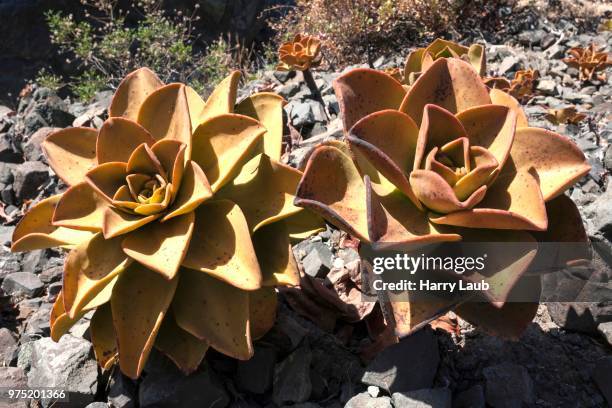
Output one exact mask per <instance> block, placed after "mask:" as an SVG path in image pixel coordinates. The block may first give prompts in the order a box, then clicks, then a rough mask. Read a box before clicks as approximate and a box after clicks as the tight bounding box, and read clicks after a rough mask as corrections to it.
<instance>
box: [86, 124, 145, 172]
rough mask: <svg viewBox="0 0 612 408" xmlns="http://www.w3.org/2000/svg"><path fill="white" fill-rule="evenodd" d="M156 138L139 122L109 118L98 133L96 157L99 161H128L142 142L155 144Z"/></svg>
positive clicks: (100, 162)
mask: <svg viewBox="0 0 612 408" xmlns="http://www.w3.org/2000/svg"><path fill="white" fill-rule="evenodd" d="M154 142H155V140H153V138H152V137H151V135H150V134H149V132H147V131H146V129H145V128H143V127H142V126H140V125H139V124H138V123H136V122H133V121H131V120H128V119H124V118H110V119H107V120H106V121H105V122H104V124H103V125H102V127H101V128H100V133H99V134H98V139H97V142H96V157H97V159H98V163H99V164H102V163H106V162H113V161H116V162H124V163H127V161H128V159H129V158H130V155H131V154H132V152H133V151H134V150H135V149H136V148H137V147H138V146H140V145H141V144H143V143H146V144H148V145H153V143H154Z"/></svg>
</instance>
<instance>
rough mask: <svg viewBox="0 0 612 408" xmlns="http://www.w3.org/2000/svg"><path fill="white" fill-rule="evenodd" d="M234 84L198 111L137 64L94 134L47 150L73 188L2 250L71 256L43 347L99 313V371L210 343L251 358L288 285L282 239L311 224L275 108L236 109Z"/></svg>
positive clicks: (68, 137)
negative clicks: (298, 196)
mask: <svg viewBox="0 0 612 408" xmlns="http://www.w3.org/2000/svg"><path fill="white" fill-rule="evenodd" d="M239 77H240V74H239V73H238V72H234V73H232V74H231V75H229V76H228V77H227V78H226V79H225V80H223V81H222V82H221V83H220V84H219V86H218V87H217V88H216V89H215V90H214V91H213V93H212V94H211V95H210V97H209V98H208V100H207V101H206V102H204V101H203V100H202V98H200V96H199V95H198V94H197V93H196V92H195V91H194V90H193V89H191V88H189V87H188V86H185V85H183V84H180V83H173V84H169V85H164V84H163V83H162V82H161V81H160V80H159V79H158V78H157V76H156V75H155V74H154V73H153V72H151V71H150V70H148V69H146V68H142V69H139V70H137V71H134V72H132V73H131V74H129V75H128V76H127V77H126V78H125V79H124V80H123V81H122V82H121V84H120V85H119V87H118V89H117V91H116V92H115V94H114V96H113V99H112V103H111V105H110V108H109V112H108V116H109V118H108V119H107V120H106V121H105V122H104V124H103V125H102V127H101V128H100V129H99V131H98V130H95V129H90V128H67V129H63V130H60V131H58V132H55V133H53V134H51V135H50V136H49V137H48V138H47V139H46V140H45V141H44V142H43V144H42V148H43V151H44V153H45V156H46V157H47V160H48V162H49V164H50V166H51V168H52V169H53V171H54V172H55V173H56V174H57V175H58V176H59V177H60V178H61V179H62V180H63V181H64V182H65V183H66V184H67V185H68V186H69V188H68V189H67V190H66V191H65V192H64V193H63V194H59V195H56V196H53V197H50V198H47V199H45V200H43V201H41V202H39V203H38V204H36V205H34V206H33V207H32V208H31V209H30V210H29V212H28V213H27V214H26V215H25V216H24V218H23V219H22V220H21V222H20V223H19V225H18V226H17V227H16V229H15V232H14V235H13V245H12V250H13V251H29V250H35V249H41V248H47V247H54V246H60V247H63V248H67V249H70V252H69V254H68V256H67V258H66V262H65V267H64V275H63V287H62V291H61V293H60V295H59V297H58V298H57V300H56V302H55V304H54V306H53V311H52V315H51V336H52V338H53V339H55V340H56V341H57V340H58V339H59V338H60V337H61V336H62V335H63V334H64V333H66V332H67V331H68V329H69V328H70V327H71V326H72V325H73V324H74V323H75V322H76V321H77V320H79V319H80V318H81V317H82V316H83V315H84V314H85V313H86V312H88V311H90V310H95V312H94V314H93V317H92V319H91V337H92V342H93V345H94V350H95V354H96V357H97V360H98V362H99V363H100V365H101V366H102V367H103V368H108V367H109V366H110V365H112V364H113V363H114V362H115V360H118V361H119V366H120V368H121V371H122V372H123V373H125V374H126V375H128V376H130V377H132V378H136V377H138V376H139V375H140V373H141V372H142V370H143V367H144V364H145V362H146V360H147V357H148V355H149V353H150V351H151V348H152V347H153V346H155V347H156V348H158V349H160V350H161V351H162V352H164V353H165V354H167V355H168V356H169V357H170V358H171V359H172V360H173V361H174V362H175V363H176V364H177V366H178V367H179V368H181V370H183V371H184V372H186V373H189V372H191V371H193V370H195V369H196V368H197V367H198V365H199V363H200V361H201V360H202V358H203V356H204V354H205V352H206V350H207V349H208V348H209V347H212V348H214V349H215V350H217V351H219V352H221V353H224V354H226V355H228V356H231V357H234V358H238V359H248V358H249V357H250V356H251V355H252V354H253V347H252V339H253V338H258V337H260V336H262V335H263V334H264V333H265V332H266V331H267V330H268V329H269V328H270V327H271V325H272V324H273V322H274V319H275V313H276V294H275V290H274V286H275V285H287V284H297V283H298V275H297V270H296V265H295V261H294V260H293V257H292V254H291V249H290V242H289V235H290V233H296V234H297V233H300V232H301V233H307V231H305V230H304V228H307V226H308V225H311V224H309V222H310V221H312V219H311V218H309V216H308V214H304V211H302V209H301V208H298V207H296V206H294V205H293V202H292V198H293V194H294V191H295V188H296V186H297V183H298V181H299V179H300V177H301V172H300V171H298V170H295V169H293V168H290V167H288V166H286V165H283V164H281V163H279V161H278V160H279V158H280V154H281V138H282V132H283V127H282V106H283V103H284V100H283V99H282V98H281V97H279V96H278V95H275V94H271V93H258V94H254V95H251V96H250V97H248V98H246V99H244V100H243V101H242V102H240V103H239V104H238V105H236V104H235V102H236V93H237V87H238V81H239ZM314 221H315V222H316V220H314ZM315 227H316V224H315Z"/></svg>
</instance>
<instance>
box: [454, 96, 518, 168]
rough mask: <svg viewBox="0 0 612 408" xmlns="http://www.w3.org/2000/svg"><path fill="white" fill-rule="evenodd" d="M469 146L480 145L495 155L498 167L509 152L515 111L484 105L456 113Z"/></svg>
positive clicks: (512, 138) (512, 139) (502, 163)
mask: <svg viewBox="0 0 612 408" xmlns="http://www.w3.org/2000/svg"><path fill="white" fill-rule="evenodd" d="M457 119H459V120H460V121H461V123H462V124H463V127H464V128H465V130H466V132H467V135H468V138H469V139H470V146H482V147H484V148H485V149H487V150H488V151H489V152H491V153H492V154H493V156H495V159H496V160H497V162H498V163H499V166H500V167H503V166H504V163H506V159H507V158H508V155H509V154H510V148H511V147H512V142H513V141H514V131H515V128H516V117H515V113H514V112H513V111H512V110H510V109H508V108H507V107H505V106H501V105H484V106H476V107H474V108H470V109H467V110H465V111H463V112H459V113H458V114H457Z"/></svg>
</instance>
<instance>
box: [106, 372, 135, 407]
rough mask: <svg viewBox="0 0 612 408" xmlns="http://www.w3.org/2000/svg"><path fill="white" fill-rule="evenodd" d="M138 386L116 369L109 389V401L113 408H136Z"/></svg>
mask: <svg viewBox="0 0 612 408" xmlns="http://www.w3.org/2000/svg"><path fill="white" fill-rule="evenodd" d="M135 393H136V387H135V386H134V383H133V382H132V380H130V379H129V378H127V377H126V376H124V375H123V374H122V373H121V371H119V370H115V372H114V373H113V376H112V378H111V380H110V385H109V389H108V402H109V404H111V406H112V407H113V408H134V407H135V406H136V403H135V400H134V395H135Z"/></svg>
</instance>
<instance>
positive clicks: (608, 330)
mask: <svg viewBox="0 0 612 408" xmlns="http://www.w3.org/2000/svg"><path fill="white" fill-rule="evenodd" d="M597 331H598V332H600V333H601V335H602V336H604V338H605V339H606V341H607V342H608V344H609V345H610V346H612V322H605V323H600V324H599V325H598V326H597Z"/></svg>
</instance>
